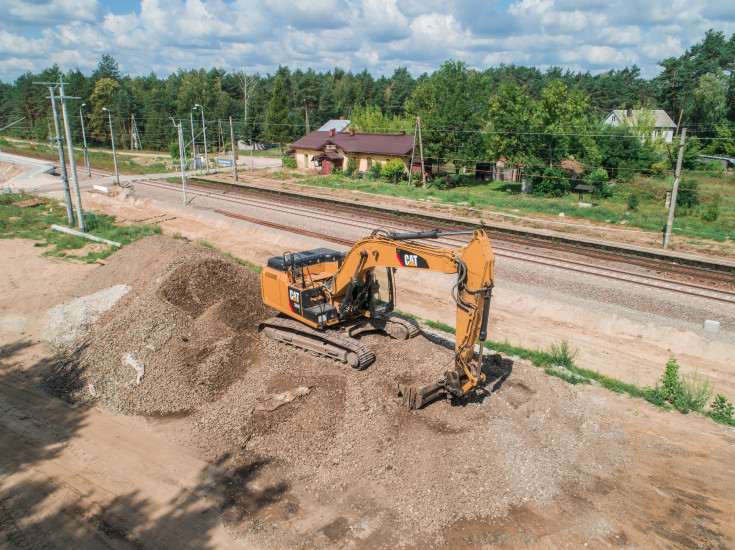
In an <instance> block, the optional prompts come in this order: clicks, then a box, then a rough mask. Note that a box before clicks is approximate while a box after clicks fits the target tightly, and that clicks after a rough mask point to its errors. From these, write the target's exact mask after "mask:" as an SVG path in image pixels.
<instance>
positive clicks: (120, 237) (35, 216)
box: [0, 193, 161, 263]
mask: <svg viewBox="0 0 735 550" xmlns="http://www.w3.org/2000/svg"><path fill="white" fill-rule="evenodd" d="M30 196H31V195H26V194H22V193H15V194H10V195H0V238H3V239H31V240H34V241H38V242H36V243H35V245H34V246H37V247H41V248H47V250H46V251H44V252H43V254H42V255H43V256H57V257H61V258H71V259H75V260H79V261H84V262H87V263H94V262H95V261H96V260H98V259H104V258H107V257H108V256H110V255H111V254H112V253H113V252H115V250H117V248H116V247H114V246H109V245H105V244H100V245H99V247H101V249H100V250H97V251H93V252H89V253H87V254H84V255H80V254H74V251H77V250H81V249H82V248H84V247H86V246H88V245H90V244H97V243H94V242H93V241H90V240H88V239H85V238H84V237H77V236H75V235H68V234H66V233H61V232H60V231H54V230H52V229H51V225H53V224H56V225H62V226H66V227H69V222H68V218H67V213H66V206H65V205H64V204H63V203H61V202H59V201H57V200H55V199H47V198H44V197H36V198H39V199H41V200H42V201H43V202H44V204H43V205H40V206H35V207H30V208H21V207H19V206H15V205H14V204H13V203H14V202H18V201H21V200H24V199H27V198H29V197H30ZM86 225H87V232H88V233H89V234H90V235H94V236H96V237H102V238H103V239H108V240H111V241H115V242H119V243H121V244H123V245H126V244H130V243H132V242H135V241H137V240H139V239H142V238H144V237H148V236H150V235H160V234H161V227H160V226H159V225H156V224H135V225H117V224H115V217H114V216H108V215H106V214H99V213H92V212H87V213H86Z"/></svg>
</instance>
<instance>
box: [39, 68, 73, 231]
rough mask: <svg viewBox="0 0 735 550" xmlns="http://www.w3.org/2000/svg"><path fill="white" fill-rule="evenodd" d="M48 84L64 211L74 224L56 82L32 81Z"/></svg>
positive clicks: (70, 222)
mask: <svg viewBox="0 0 735 550" xmlns="http://www.w3.org/2000/svg"><path fill="white" fill-rule="evenodd" d="M34 84H41V85H44V86H48V91H49V99H50V100H51V112H52V113H53V114H54V130H55V131H56V145H57V148H58V150H59V166H60V170H61V185H62V187H63V188H64V199H65V200H66V213H67V216H68V218H69V225H74V208H73V206H72V204H71V193H70V192H69V178H68V177H67V175H66V159H65V158H64V146H63V145H62V144H61V140H62V137H61V131H60V129H59V115H58V114H57V112H56V91H55V90H56V86H58V84H56V82H34Z"/></svg>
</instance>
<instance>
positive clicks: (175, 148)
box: [168, 141, 180, 160]
mask: <svg viewBox="0 0 735 550" xmlns="http://www.w3.org/2000/svg"><path fill="white" fill-rule="evenodd" d="M168 152H169V153H170V154H171V158H172V159H173V160H179V153H180V151H179V142H178V141H172V142H170V143H169V144H168Z"/></svg>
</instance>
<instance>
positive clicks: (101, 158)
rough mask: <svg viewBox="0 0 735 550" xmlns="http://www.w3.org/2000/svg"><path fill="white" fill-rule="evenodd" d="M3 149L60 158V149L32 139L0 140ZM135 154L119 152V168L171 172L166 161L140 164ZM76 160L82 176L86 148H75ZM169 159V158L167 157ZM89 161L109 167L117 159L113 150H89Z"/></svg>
mask: <svg viewBox="0 0 735 550" xmlns="http://www.w3.org/2000/svg"><path fill="white" fill-rule="evenodd" d="M0 146H2V149H3V151H6V152H17V153H32V154H34V155H39V156H42V157H46V158H48V159H49V160H58V158H59V155H58V150H57V149H56V148H55V147H50V146H48V145H46V144H43V143H34V142H31V141H26V142H18V141H7V140H3V141H2V142H0ZM64 154H65V155H68V154H69V150H68V148H66V147H64ZM166 157H167V155H166V154H165V153H161V158H166ZM133 158H134V156H132V155H128V154H120V152H119V151H118V154H117V167H118V169H119V170H126V171H130V172H138V173H140V174H159V173H161V172H171V171H172V170H171V169H169V166H168V165H167V164H166V162H154V163H151V164H140V163H138V162H135V161H134V160H133ZM74 160H75V161H76V164H77V173H78V174H79V175H80V176H82V175H86V171H85V168H84V149H78V148H75V149H74ZM167 160H168V159H167ZM89 162H90V164H96V165H98V166H105V167H107V168H114V167H115V161H114V159H113V156H112V151H110V152H109V153H107V152H104V151H89ZM173 171H176V165H175V163H174V167H173Z"/></svg>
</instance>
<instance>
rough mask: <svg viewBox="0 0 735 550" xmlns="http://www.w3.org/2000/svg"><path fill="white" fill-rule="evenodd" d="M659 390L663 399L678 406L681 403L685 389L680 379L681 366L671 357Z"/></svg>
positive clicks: (658, 387)
mask: <svg viewBox="0 0 735 550" xmlns="http://www.w3.org/2000/svg"><path fill="white" fill-rule="evenodd" d="M657 389H658V390H659V391H660V392H661V395H662V396H663V398H664V399H665V400H666V401H668V402H669V403H671V404H672V405H674V406H676V404H677V403H679V402H680V401H681V398H682V396H683V394H684V387H683V386H682V383H681V378H679V364H678V363H677V362H676V358H674V357H671V358H670V359H669V360H668V361H667V362H666V370H665V371H664V374H663V376H662V377H661V385H660V386H657Z"/></svg>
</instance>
